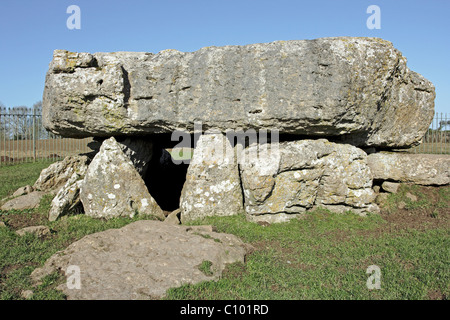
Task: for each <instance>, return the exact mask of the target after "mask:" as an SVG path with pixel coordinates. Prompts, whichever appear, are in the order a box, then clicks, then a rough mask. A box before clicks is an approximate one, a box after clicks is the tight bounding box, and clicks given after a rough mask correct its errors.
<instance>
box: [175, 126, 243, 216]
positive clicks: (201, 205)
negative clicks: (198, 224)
mask: <svg viewBox="0 0 450 320" xmlns="http://www.w3.org/2000/svg"><path fill="white" fill-rule="evenodd" d="M242 203H243V200H242V190H241V184H240V179H239V169H238V164H237V160H236V154H235V149H234V148H233V147H232V146H231V144H230V142H229V141H228V139H227V138H226V137H225V136H224V135H223V134H221V133H218V134H216V133H213V134H204V135H202V136H200V138H199V140H198V142H197V146H196V148H195V150H194V155H193V157H192V160H191V163H190V165H189V168H188V172H187V176H186V182H185V184H184V186H183V191H182V192H181V198H180V208H181V222H183V223H184V222H186V221H191V220H195V219H200V218H203V217H207V216H231V215H235V214H238V213H239V212H242V211H243V207H242Z"/></svg>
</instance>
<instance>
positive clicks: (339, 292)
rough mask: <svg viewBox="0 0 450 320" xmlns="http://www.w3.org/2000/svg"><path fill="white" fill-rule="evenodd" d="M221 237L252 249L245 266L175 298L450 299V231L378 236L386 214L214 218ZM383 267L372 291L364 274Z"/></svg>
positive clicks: (177, 291) (179, 291)
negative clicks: (279, 220) (273, 220)
mask: <svg viewBox="0 0 450 320" xmlns="http://www.w3.org/2000/svg"><path fill="white" fill-rule="evenodd" d="M202 223H208V224H213V225H214V226H216V227H217V228H218V230H219V231H220V232H229V233H233V234H236V235H237V236H239V237H240V238H241V239H242V240H243V241H245V242H248V243H251V244H253V246H254V247H255V249H256V250H255V251H254V252H253V253H252V254H250V255H249V256H248V260H247V262H246V264H245V265H243V264H234V265H231V266H229V267H228V268H227V270H226V272H225V273H224V276H223V277H222V279H220V280H219V281H217V282H204V283H201V284H197V285H185V286H183V287H180V288H175V289H170V291H169V294H168V298H169V299H274V300H278V299H283V300H284V299H426V298H427V297H428V295H429V294H430V292H434V291H437V292H440V293H441V294H442V295H444V296H446V297H448V296H449V294H450V288H449V284H450V269H449V268H450V267H449V262H450V253H449V250H448V247H449V246H450V237H449V235H450V234H449V230H448V229H438V230H428V231H426V232H419V231H416V230H405V231H403V232H400V233H395V234H380V233H379V232H375V231H376V230H377V229H378V228H380V227H381V228H382V227H383V225H384V224H385V222H384V221H383V219H382V218H381V217H380V216H370V217H368V218H360V217H358V216H356V215H354V214H345V215H336V214H332V213H329V212H327V211H322V210H320V211H317V212H314V213H312V214H310V215H309V217H308V218H307V219H304V220H293V221H291V222H289V223H284V224H273V225H270V226H268V227H263V226H259V225H257V224H254V223H250V222H247V221H246V220H245V218H244V217H241V216H236V217H227V218H209V219H207V220H205V221H202ZM371 265H377V266H379V267H380V269H381V290H369V289H368V288H367V286H366V281H367V279H368V277H369V275H368V274H366V270H367V268H368V267H369V266H371Z"/></svg>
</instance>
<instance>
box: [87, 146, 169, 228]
mask: <svg viewBox="0 0 450 320" xmlns="http://www.w3.org/2000/svg"><path fill="white" fill-rule="evenodd" d="M80 199H81V202H82V203H83V207H84V210H85V213H86V215H88V216H92V217H97V218H112V217H119V216H122V217H133V216H134V215H135V214H137V213H139V214H143V215H153V216H155V217H157V218H159V219H162V220H163V219H164V218H165V217H164V214H163V211H162V210H161V208H160V207H159V206H158V204H157V203H156V201H155V200H154V199H153V197H152V196H151V195H150V194H149V192H148V190H147V187H146V185H145V183H144V181H143V180H142V178H141V176H140V175H139V173H138V172H137V171H136V169H135V167H134V165H133V162H132V161H131V160H130V159H129V158H128V157H127V156H126V155H125V153H124V152H123V149H122V145H121V144H120V143H118V142H117V141H116V139H115V138H114V137H111V138H109V139H107V140H105V141H104V142H103V144H102V146H101V148H100V151H99V152H98V153H97V155H96V156H95V157H94V159H93V160H92V162H91V164H90V165H89V168H88V170H87V172H86V175H85V177H84V180H83V183H82V185H81V191H80Z"/></svg>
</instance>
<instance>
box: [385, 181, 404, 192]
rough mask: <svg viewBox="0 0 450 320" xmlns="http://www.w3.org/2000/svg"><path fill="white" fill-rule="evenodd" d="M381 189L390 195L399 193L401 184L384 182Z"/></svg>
mask: <svg viewBox="0 0 450 320" xmlns="http://www.w3.org/2000/svg"><path fill="white" fill-rule="evenodd" d="M381 188H383V190H384V191H386V192H389V193H397V191H398V188H400V183H396V182H390V181H384V182H383V183H382V184H381Z"/></svg>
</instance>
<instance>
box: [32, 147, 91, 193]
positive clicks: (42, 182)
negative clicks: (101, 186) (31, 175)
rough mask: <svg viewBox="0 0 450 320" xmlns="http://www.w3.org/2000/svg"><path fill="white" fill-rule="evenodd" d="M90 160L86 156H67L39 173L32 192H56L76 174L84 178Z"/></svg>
mask: <svg viewBox="0 0 450 320" xmlns="http://www.w3.org/2000/svg"><path fill="white" fill-rule="evenodd" d="M89 163H90V159H89V158H88V157H87V156H82V155H78V156H68V157H66V158H64V160H62V161H58V162H55V163H52V164H51V165H50V166H49V167H48V168H45V169H44V170H42V171H41V174H40V176H39V178H38V179H37V180H36V182H35V183H34V185H33V189H34V190H40V191H45V192H49V191H54V192H58V191H59V189H60V188H61V187H63V186H64V185H65V184H66V183H67V181H68V180H69V179H70V178H71V177H72V176H73V174H74V173H75V174H77V175H79V176H84V174H85V173H86V171H87V168H88V165H89Z"/></svg>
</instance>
